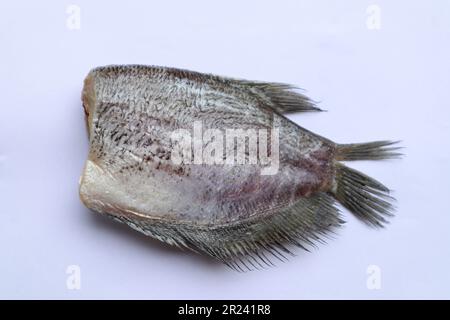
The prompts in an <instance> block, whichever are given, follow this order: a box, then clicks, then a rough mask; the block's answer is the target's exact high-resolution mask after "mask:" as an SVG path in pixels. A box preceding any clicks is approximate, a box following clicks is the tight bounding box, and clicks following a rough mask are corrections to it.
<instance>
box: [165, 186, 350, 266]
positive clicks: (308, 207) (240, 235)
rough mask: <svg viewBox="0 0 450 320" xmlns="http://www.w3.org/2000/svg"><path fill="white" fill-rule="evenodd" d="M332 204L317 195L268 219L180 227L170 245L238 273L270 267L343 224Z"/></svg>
mask: <svg viewBox="0 0 450 320" xmlns="http://www.w3.org/2000/svg"><path fill="white" fill-rule="evenodd" d="M334 204H335V199H333V197H332V196H330V195H328V194H327V193H318V194H316V195H314V196H312V197H309V198H301V199H300V200H298V201H297V202H295V203H293V204H291V205H290V206H288V207H285V208H282V209H278V210H275V211H273V212H271V213H270V214H268V215H265V216H255V217H253V218H249V219H247V220H245V221H240V222H237V223H233V224H227V225H223V226H219V227H211V228H204V227H199V226H188V225H180V226H178V227H177V228H176V230H177V235H174V236H173V237H174V238H177V239H176V240H174V239H172V240H171V242H172V243H177V244H180V243H181V244H183V245H184V246H185V247H187V248H189V249H192V250H193V251H196V252H201V253H204V254H207V255H209V256H211V257H213V258H216V259H218V260H220V261H221V262H223V263H225V264H227V265H228V266H230V267H231V268H233V269H235V270H238V271H246V270H253V269H261V268H266V267H270V266H273V265H274V263H273V260H274V259H276V260H280V261H285V260H287V259H288V256H290V255H294V254H293V252H292V251H291V249H290V247H292V246H293V245H294V246H298V247H301V248H303V249H305V250H308V251H309V247H315V245H316V243H318V242H325V241H324V238H325V237H327V236H328V237H329V236H330V235H331V234H332V232H333V230H334V229H335V228H336V227H338V226H340V225H341V224H342V223H344V221H343V220H341V218H340V215H339V211H338V209H337V208H336V207H335V205H334ZM171 229H172V231H173V230H174V229H173V228H171ZM158 234H164V235H167V234H168V232H167V231H164V232H158Z"/></svg>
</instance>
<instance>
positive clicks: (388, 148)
mask: <svg viewBox="0 0 450 320" xmlns="http://www.w3.org/2000/svg"><path fill="white" fill-rule="evenodd" d="M398 142H399V141H373V142H367V143H349V144H338V145H337V149H336V157H335V158H336V160H338V161H353V160H383V159H395V158H399V157H400V156H401V155H402V154H401V153H399V152H398V150H399V149H401V147H398V146H394V145H395V144H397V143H398Z"/></svg>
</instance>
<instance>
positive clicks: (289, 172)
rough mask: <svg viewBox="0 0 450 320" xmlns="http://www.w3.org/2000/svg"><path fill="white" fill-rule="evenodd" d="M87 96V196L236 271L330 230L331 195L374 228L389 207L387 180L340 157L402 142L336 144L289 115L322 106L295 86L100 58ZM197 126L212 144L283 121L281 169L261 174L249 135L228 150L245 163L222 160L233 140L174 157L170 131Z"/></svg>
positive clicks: (83, 190) (367, 156)
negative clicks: (207, 157)
mask: <svg viewBox="0 0 450 320" xmlns="http://www.w3.org/2000/svg"><path fill="white" fill-rule="evenodd" d="M82 101H83V106H84V110H85V114H86V121H87V127H88V133H89V143H90V148H89V155H88V159H87V161H86V164H85V167H84V170H83V173H82V176H81V178H80V198H81V201H82V202H83V203H84V204H85V205H86V206H87V207H88V208H91V209H93V210H95V211H97V212H100V213H104V214H107V215H109V216H111V217H113V218H114V219H115V220H118V221H120V222H124V223H126V224H128V225H129V226H131V227H132V228H134V229H136V230H138V231H140V232H142V233H144V234H146V235H148V236H151V237H153V238H156V239H159V240H161V241H163V242H166V243H169V244H172V245H176V246H179V247H182V248H188V249H191V250H194V251H196V252H200V253H203V254H206V255H209V256H211V257H214V258H216V259H218V260H220V261H222V262H224V263H226V264H228V265H229V266H231V267H233V268H235V269H237V270H244V269H254V268H261V267H265V266H266V265H271V264H272V261H271V260H272V259H271V258H270V256H272V257H276V258H277V259H281V260H283V259H285V257H286V255H289V254H290V253H291V251H290V248H289V247H290V246H291V245H292V244H294V245H297V246H300V247H303V248H306V249H307V247H308V246H310V245H312V244H313V243H314V242H315V241H318V240H320V239H321V238H322V237H323V236H326V235H327V234H328V233H329V232H332V231H333V229H334V228H336V227H338V226H339V225H340V224H341V223H342V222H343V220H342V218H341V217H340V214H339V211H338V209H337V208H336V206H335V202H336V201H338V202H340V203H341V204H342V205H343V206H344V207H346V208H347V209H349V210H350V211H351V212H352V213H354V214H355V215H356V216H357V217H358V218H360V219H361V220H362V221H364V222H366V223H367V224H369V225H371V226H376V227H380V226H383V224H384V223H385V222H386V217H389V216H391V215H392V205H391V200H392V199H391V197H390V196H389V189H388V188H387V187H385V186H384V185H383V184H381V183H380V182H378V181H376V180H374V179H372V178H370V177H368V176H366V175H364V174H363V173H361V172H358V171H356V170H353V169H350V168H348V167H346V166H345V165H343V164H342V163H341V162H340V161H345V160H347V161H349V160H378V159H388V158H395V157H398V156H399V153H398V152H396V151H397V149H398V148H397V147H395V146H393V144H394V143H395V142H391V141H376V142H369V143H358V144H336V143H334V142H332V141H331V140H328V139H326V138H323V137H321V136H319V135H317V134H314V133H312V132H310V131H308V130H306V129H304V128H302V127H300V126H298V125H297V124H295V123H293V122H291V121H290V120H289V119H287V118H286V117H285V116H283V113H287V112H304V111H319V110H320V109H319V108H317V107H316V106H315V105H314V103H313V102H312V101H311V100H310V99H308V98H307V97H306V96H305V95H302V94H300V93H298V92H296V91H295V88H294V87H293V86H290V85H287V84H281V83H271V82H259V81H247V80H238V79H233V78H226V77H221V76H216V75H210V74H203V73H198V72H193V71H187V70H180V69H175V68H166V67H155V66H142V65H124V66H105V67H98V68H95V69H93V70H91V71H90V72H89V74H88V76H87V77H86V79H85V81H84V87H83V92H82ZM194 124H197V126H198V125H200V126H201V130H202V132H201V133H200V136H201V137H202V138H203V140H202V141H200V146H201V148H200V150H201V152H204V150H206V149H207V148H208V144H209V143H212V140H209V141H205V139H204V136H202V135H203V134H204V132H205V131H207V130H218V132H221V133H225V135H226V133H227V132H230V129H231V131H232V130H233V129H234V130H244V132H250V131H252V130H253V131H252V132H263V133H264V134H266V137H267V140H268V141H269V140H270V137H274V135H273V134H274V133H275V131H277V132H278V136H277V137H278V143H277V142H276V141H275V140H273V141H269V143H268V146H267V154H268V155H269V156H270V155H275V154H276V156H277V157H276V163H277V164H276V170H275V171H274V172H273V173H271V174H262V173H263V172H264V170H267V168H268V164H267V163H265V164H263V163H261V162H258V163H256V164H255V163H252V164H249V163H248V161H247V160H249V157H250V151H249V150H250V149H249V148H250V147H249V144H250V142H249V140H247V142H246V143H248V144H247V145H246V148H245V149H244V150H242V149H238V144H237V143H236V144H234V145H232V147H231V151H232V152H233V154H234V152H239V151H244V160H246V161H247V162H245V161H244V162H245V163H243V164H227V163H226V160H227V157H229V156H231V155H230V154H227V153H226V150H225V151H224V152H225V153H224V154H222V155H220V156H218V158H223V163H220V164H205V163H201V162H199V163H194V162H195V161H196V160H195V156H194V157H193V158H191V161H182V162H176V161H174V155H175V147H176V146H175V144H174V140H173V134H174V132H177V130H185V131H184V132H193V131H194V135H195V130H196V129H195V125H194ZM197 129H198V128H197ZM227 130H228V131H227ZM247 130H250V131H247ZM215 132H217V131H215ZM225 139H226V137H225V138H224V141H225ZM233 141H234V140H233ZM193 143H195V142H193ZM276 144H277V145H276ZM261 145H262V142H261V141H260V140H258V141H257V147H258V148H260V147H261ZM197 146H198V144H197ZM224 149H226V148H225V147H224ZM193 152H197V151H193ZM201 155H202V154H201V153H200V157H201ZM222 156H223V157H222ZM193 159H194V160H193Z"/></svg>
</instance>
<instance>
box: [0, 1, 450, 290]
mask: <svg viewBox="0 0 450 320" xmlns="http://www.w3.org/2000/svg"><path fill="white" fill-rule="evenodd" d="M70 4H71V3H70V2H65V1H2V2H1V4H0V43H1V46H0V68H1V69H0V86H1V94H2V96H1V102H0V108H1V109H0V110H1V113H0V200H1V207H0V214H1V217H0V218H1V220H0V221H1V222H0V257H1V258H0V259H1V261H0V297H1V298H67V299H78V298H150V299H153V298H161V299H162V298H183V299H184V298H186V299H189V298H190V299H197V298H212V299H215V298H255V299H257V298H286V299H300V298H306V299H309V298H368V299H379V298H450V287H449V286H450V273H449V270H450V256H449V243H450V210H449V197H450V194H449V190H450V188H449V187H450V182H449V180H450V179H449V178H450V170H449V161H450V157H449V148H450V143H449V137H450V126H449V123H450V117H449V116H450V112H449V101H450V87H449V85H450V81H449V80H450V58H449V57H450V41H449V40H450V4H449V2H448V1H445V0H443V1H437V0H435V1H370V2H369V1H361V0H358V1H356V0H354V1H308V2H306V1H231V0H227V1H222V3H221V4H219V3H218V2H217V3H216V2H215V1H214V2H213V1H202V2H200V1H177V2H175V1H164V2H163V1H161V2H159V3H156V2H155V3H152V2H151V1H140V2H138V1H133V0H130V1H120V2H112V1H103V2H101V1H95V2H94V1H75V2H74V4H76V5H78V6H79V8H80V9H81V16H80V18H81V20H80V22H81V24H80V27H81V28H80V29H79V30H71V29H70V28H68V27H67V18H68V17H69V15H68V14H67V13H66V9H67V7H68V5H70ZM371 4H376V5H378V7H379V8H380V9H381V16H380V17H381V20H380V22H381V29H379V30H371V29H369V28H368V26H367V19H369V18H370V17H369V14H368V13H367V11H366V10H367V8H368V7H369V5H371ZM121 63H142V64H155V65H165V66H173V67H181V68H188V69H192V70H197V71H202V72H211V73H216V74H221V75H227V76H235V77H240V78H248V79H255V80H268V81H281V82H287V83H292V84H295V85H298V86H300V87H303V88H305V89H307V93H308V95H309V96H311V97H312V98H313V99H315V100H319V101H321V103H320V106H321V107H322V108H324V109H327V110H328V112H327V113H321V114H317V113H313V114H297V115H293V116H292V119H294V120H295V121H296V122H297V123H299V124H300V125H302V126H304V127H306V128H308V129H310V130H312V131H314V132H317V133H319V134H321V135H323V136H325V137H328V138H330V139H332V140H334V141H337V142H342V143H343V142H361V141H370V140H377V139H401V140H403V143H402V144H403V146H404V147H405V150H404V152H405V153H406V157H405V158H404V159H402V160H396V161H385V162H372V163H370V162H358V163H352V164H351V165H352V166H353V167H355V168H358V169H360V170H362V171H364V172H365V173H367V174H369V175H371V176H373V177H375V178H377V179H379V180H381V181H382V182H384V183H385V184H387V185H388V186H389V187H391V188H392V189H394V190H395V193H394V194H395V197H396V198H397V200H398V203H397V215H396V217H395V218H394V219H393V220H392V223H391V224H390V225H389V226H388V227H387V228H386V229H385V230H381V231H377V230H372V229H370V228H368V227H366V226H365V225H363V224H361V223H360V222H359V221H357V220H356V219H355V218H354V217H353V216H352V215H350V214H349V213H348V212H346V211H344V216H345V218H346V220H347V221H348V223H347V224H346V225H345V226H344V227H343V228H342V229H341V230H340V231H339V234H338V236H337V237H336V239H335V240H333V241H330V242H329V243H328V244H327V245H320V246H319V247H318V249H317V250H313V251H312V252H311V253H305V252H301V251H300V250H297V253H298V256H297V257H294V258H292V259H291V261H289V262H287V263H280V264H279V265H278V267H276V268H272V269H270V270H266V271H257V272H248V273H243V274H242V273H237V272H234V271H232V270H230V269H228V268H227V267H225V266H223V265H221V264H217V263H215V262H211V261H210V260H208V259H204V258H201V257H198V256H196V255H193V254H189V253H183V252H179V251H178V250H175V249H173V248H169V247H167V246H165V245H162V244H160V243H158V242H157V241H154V240H152V239H148V238H146V237H145V236H143V235H140V234H138V233H136V232H134V231H132V230H129V229H128V227H126V226H123V225H120V224H117V223H115V222H112V221H109V220H108V219H105V218H102V217H99V216H97V215H96V214H94V213H92V212H90V211H89V210H87V209H85V208H84V207H83V205H82V204H81V202H80V201H79V199H78V177H79V175H80V173H81V170H82V167H83V163H84V160H85V158H86V155H87V151H88V144H87V136H86V130H85V122H84V114H83V111H82V106H81V102H80V92H81V87H82V81H83V78H84V77H85V75H86V74H87V73H88V71H89V69H91V68H93V67H95V66H99V65H106V64H121ZM69 265H78V266H79V267H80V268H81V289H80V290H69V289H68V288H67V286H66V280H67V277H68V275H67V274H66V269H67V267H68V266H69ZM370 265H376V266H378V267H379V269H380V271H381V288H380V289H379V290H370V289H369V288H368V287H367V280H368V277H369V275H368V274H367V269H368V267H369V266H370Z"/></svg>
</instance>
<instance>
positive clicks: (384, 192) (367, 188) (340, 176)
mask: <svg viewBox="0 0 450 320" xmlns="http://www.w3.org/2000/svg"><path fill="white" fill-rule="evenodd" d="M335 169H336V174H335V179H334V182H333V186H332V191H331V192H332V194H333V195H334V197H335V198H336V199H337V200H338V201H339V202H340V203H341V204H342V205H343V206H344V207H346V208H347V209H348V210H350V212H352V213H353V214H354V215H355V216H356V217H357V218H359V219H361V220H362V221H363V222H365V223H366V224H368V225H370V226H373V227H383V226H384V224H386V223H388V221H387V220H386V218H388V217H392V216H393V209H394V208H393V205H392V202H393V201H394V200H395V199H394V198H393V197H392V196H390V195H389V193H390V190H389V189H388V188H387V187H386V186H384V185H383V184H382V183H380V182H378V181H377V180H375V179H373V178H371V177H369V176H367V175H365V174H363V173H361V172H359V171H357V170H355V169H351V168H349V167H347V166H345V165H343V164H341V163H336V164H335Z"/></svg>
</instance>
